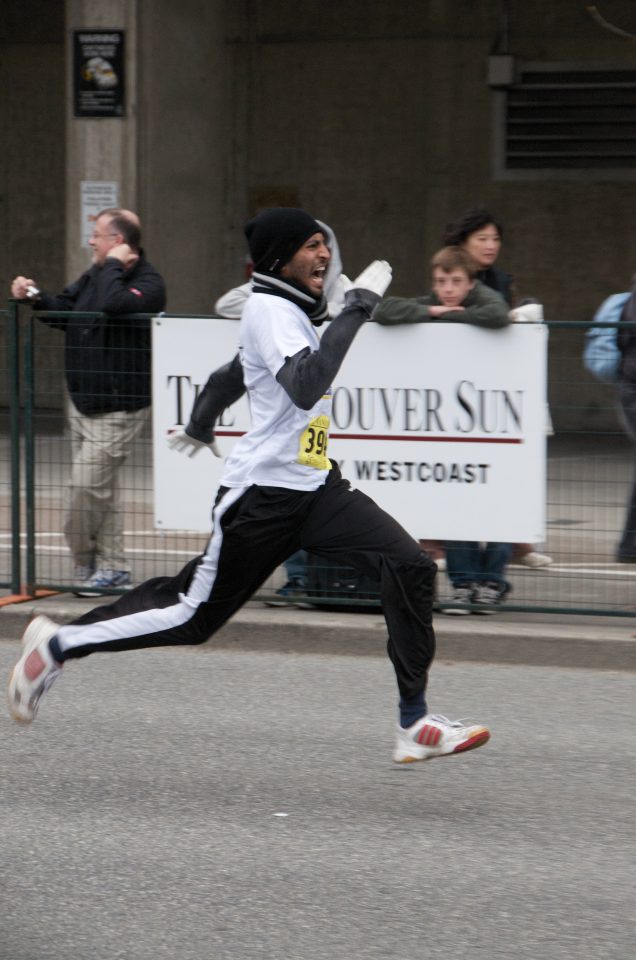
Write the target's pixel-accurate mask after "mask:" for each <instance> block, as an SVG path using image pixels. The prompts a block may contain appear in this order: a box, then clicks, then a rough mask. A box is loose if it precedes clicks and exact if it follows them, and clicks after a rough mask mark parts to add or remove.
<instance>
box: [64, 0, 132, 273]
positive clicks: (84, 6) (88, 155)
mask: <svg viewBox="0 0 636 960" xmlns="http://www.w3.org/2000/svg"><path fill="white" fill-rule="evenodd" d="M85 28H89V29H90V28H93V29H99V30H104V29H106V30H108V29H112V30H124V31H125V57H126V64H125V66H126V116H124V117H103V118H101V117H100V118H83V117H75V116H73V76H72V69H73V31H74V30H80V29H85ZM137 62H138V58H137V0H66V110H67V114H66V276H67V280H73V279H75V277H77V276H79V274H80V273H82V272H83V271H84V270H85V269H86V268H87V266H88V265H89V263H90V256H89V253H88V250H87V248H86V247H82V245H81V204H80V189H81V182H82V180H99V181H104V180H106V181H115V182H116V183H117V184H118V185H119V206H122V207H128V208H130V209H132V210H136V209H137V203H138V190H137V169H138V163H137Z"/></svg>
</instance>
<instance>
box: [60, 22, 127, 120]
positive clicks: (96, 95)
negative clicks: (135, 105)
mask: <svg viewBox="0 0 636 960" xmlns="http://www.w3.org/2000/svg"><path fill="white" fill-rule="evenodd" d="M124 63H125V61H124V31H123V30H88V29H86V30H74V31H73V100H74V108H75V116H76V117H123V116H125V115H126V105H125V104H126V101H125V94H126V84H125V73H124Z"/></svg>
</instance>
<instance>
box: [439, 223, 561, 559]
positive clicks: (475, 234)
mask: <svg viewBox="0 0 636 960" xmlns="http://www.w3.org/2000/svg"><path fill="white" fill-rule="evenodd" d="M502 239H503V227H502V225H501V222H500V221H499V220H498V219H497V218H496V217H494V216H493V215H492V213H490V212H489V211H488V210H485V209H484V208H483V207H471V208H470V209H469V210H466V211H465V212H464V213H462V214H461V216H459V217H458V218H457V220H453V221H451V222H450V223H449V224H447V225H446V230H445V232H444V238H443V242H444V245H445V246H449V247H461V248H462V249H463V250H464V251H465V252H466V253H467V254H468V255H469V257H471V259H472V260H473V261H474V262H475V263H476V264H477V279H478V280H481V282H482V283H483V284H485V285H486V286H487V287H490V288H491V290H496V291H497V292H498V293H500V294H501V296H502V297H503V298H504V300H505V301H506V303H507V304H508V306H510V307H514V306H515V305H516V301H517V293H516V290H515V286H514V281H513V278H512V277H511V276H510V274H509V273H505V271H503V270H500V269H499V267H496V266H495V263H496V261H497V258H498V256H499V253H500V251H501V242H502ZM513 560H516V561H517V563H521V564H523V566H524V567H532V568H535V569H536V568H537V567H547V566H549V565H550V564H551V563H552V558H551V557H549V556H547V554H545V553H539V552H538V551H536V550H535V549H534V546H533V545H532V544H531V543H516V544H515V545H514V549H513Z"/></svg>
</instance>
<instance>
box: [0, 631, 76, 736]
mask: <svg viewBox="0 0 636 960" xmlns="http://www.w3.org/2000/svg"><path fill="white" fill-rule="evenodd" d="M57 630H58V624H57V623H54V622H53V621H52V620H49V618H48V617H44V616H42V615H40V616H37V617H34V618H33V620H31V622H30V623H29V625H28V626H27V628H26V630H25V631H24V634H23V637H22V656H21V657H20V659H19V660H18V662H17V663H16V665H15V667H14V668H13V671H12V673H11V676H10V678H9V688H8V690H7V700H8V702H9V713H10V714H11V716H12V717H13V719H14V720H15V721H16V723H31V721H32V720H34V719H35V714H36V713H37V709H38V703H39V701H40V697H41V696H42V694H43V693H46V691H47V690H48V689H49V687H50V686H51V684H52V683H53V681H54V680H55V678H56V677H57V675H58V674H59V673H61V671H62V664H61V663H57V661H56V660H54V659H53V656H52V654H51V651H50V648H49V640H50V639H51V637H53V636H55V634H56V633H57Z"/></svg>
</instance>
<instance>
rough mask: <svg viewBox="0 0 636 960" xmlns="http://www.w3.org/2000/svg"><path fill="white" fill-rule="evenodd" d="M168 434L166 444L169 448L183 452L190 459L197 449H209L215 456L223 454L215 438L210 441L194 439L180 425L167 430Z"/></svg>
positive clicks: (194, 455)
mask: <svg viewBox="0 0 636 960" xmlns="http://www.w3.org/2000/svg"><path fill="white" fill-rule="evenodd" d="M168 434H169V436H168V446H169V447H170V449H171V450H176V451H177V453H185V454H187V456H188V457H190V459H192V457H196V455H197V453H198V452H199V450H211V451H212V453H213V454H214V456H215V457H222V456H223V454H222V453H221V451H220V450H219V447H218V445H217V442H216V440H212V442H211V443H202V441H201V440H195V438H194V437H191V436H189V434H187V433H186V432H185V430H182V429H181V428H180V427H173V428H172V429H171V430H168Z"/></svg>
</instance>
